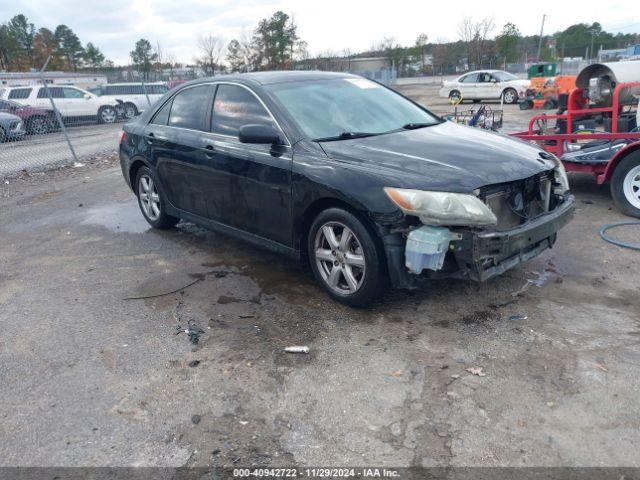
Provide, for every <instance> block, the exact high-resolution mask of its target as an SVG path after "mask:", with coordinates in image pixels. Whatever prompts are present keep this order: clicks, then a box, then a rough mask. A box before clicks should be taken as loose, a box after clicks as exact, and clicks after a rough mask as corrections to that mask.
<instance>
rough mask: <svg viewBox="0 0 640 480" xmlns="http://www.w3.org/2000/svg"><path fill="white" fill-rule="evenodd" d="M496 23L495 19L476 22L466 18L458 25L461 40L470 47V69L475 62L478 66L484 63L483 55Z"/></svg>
mask: <svg viewBox="0 0 640 480" xmlns="http://www.w3.org/2000/svg"><path fill="white" fill-rule="evenodd" d="M494 28H495V22H494V20H493V18H483V19H482V20H479V21H475V20H474V19H473V18H472V17H465V18H463V19H462V21H461V22H460V23H459V24H458V35H459V37H460V40H462V41H463V42H465V43H466V44H467V46H468V57H467V62H468V63H469V67H471V63H472V62H475V64H476V65H477V66H479V65H480V64H481V63H482V55H483V54H484V53H485V52H484V50H485V47H486V44H487V40H488V37H489V35H490V34H491V32H492V31H493V29H494Z"/></svg>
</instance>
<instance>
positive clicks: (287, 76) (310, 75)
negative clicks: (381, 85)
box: [181, 70, 360, 86]
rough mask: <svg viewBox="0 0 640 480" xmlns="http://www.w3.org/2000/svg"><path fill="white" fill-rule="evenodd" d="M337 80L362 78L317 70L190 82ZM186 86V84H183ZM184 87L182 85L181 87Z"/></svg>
mask: <svg viewBox="0 0 640 480" xmlns="http://www.w3.org/2000/svg"><path fill="white" fill-rule="evenodd" d="M337 78H360V77H359V76H358V75H352V74H350V73H341V72H320V71H315V70H291V71H270V72H249V73H234V74H231V75H217V76H214V77H207V78H200V79H198V80H194V81H191V82H188V84H190V85H193V84H196V83H201V82H210V81H217V82H224V81H240V82H246V83H254V84H259V85H271V84H274V83H285V82H300V81H308V82H312V81H318V80H332V79H337ZM183 85H186V84H183ZM181 86H182V85H181Z"/></svg>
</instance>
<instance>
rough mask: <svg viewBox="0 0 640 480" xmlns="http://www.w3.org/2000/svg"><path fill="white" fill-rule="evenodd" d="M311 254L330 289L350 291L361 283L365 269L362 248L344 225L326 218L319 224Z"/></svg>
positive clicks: (341, 291)
mask: <svg viewBox="0 0 640 480" xmlns="http://www.w3.org/2000/svg"><path fill="white" fill-rule="evenodd" d="M314 255H315V261H316V266H317V267H318V271H319V272H320V275H321V277H322V279H323V280H324V282H325V283H326V284H327V285H328V286H329V288H331V290H333V291H335V292H337V293H340V294H342V295H350V294H353V293H355V292H356V291H357V290H358V289H359V288H360V287H361V286H362V282H363V281H364V278H365V271H366V260H365V257H364V251H363V249H362V245H361V243H360V241H359V240H358V237H356V235H355V233H353V231H351V230H350V229H349V228H348V227H347V226H346V225H344V224H342V223H340V222H328V223H325V224H324V225H323V226H322V227H321V228H319V229H318V232H317V233H316V238H315V242H314Z"/></svg>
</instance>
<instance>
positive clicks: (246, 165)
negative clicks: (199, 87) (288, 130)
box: [206, 83, 292, 245]
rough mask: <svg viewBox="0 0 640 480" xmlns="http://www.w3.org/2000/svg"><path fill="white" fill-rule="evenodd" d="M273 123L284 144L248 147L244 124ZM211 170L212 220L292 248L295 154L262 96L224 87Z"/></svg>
mask: <svg viewBox="0 0 640 480" xmlns="http://www.w3.org/2000/svg"><path fill="white" fill-rule="evenodd" d="M249 124H265V125H271V126H273V127H274V128H275V129H276V130H278V131H280V132H281V134H282V135H281V136H282V143H283V144H282V145H266V144H246V143H241V142H240V141H239V139H238V132H239V129H240V127H241V126H243V125H249ZM210 148H211V150H213V152H214V154H213V156H212V158H211V159H210V161H209V163H208V164H207V167H206V171H207V176H208V178H209V180H208V183H209V184H210V185H211V195H210V197H209V198H210V206H209V212H210V215H211V218H212V219H214V220H217V221H220V222H222V223H225V224H226V225H229V226H231V227H234V228H237V229H240V230H244V231H246V232H250V233H253V234H256V235H259V236H261V237H265V238H268V239H270V240H273V241H276V242H279V243H281V244H284V245H290V244H291V168H292V150H291V147H290V146H289V144H288V142H287V140H286V137H285V135H284V133H282V130H281V129H280V127H279V126H278V124H277V122H276V121H275V119H274V118H273V117H272V115H271V113H270V112H269V111H268V109H267V108H266V106H265V105H264V103H263V102H262V101H261V100H260V99H259V97H258V96H257V94H256V93H255V92H253V90H251V89H250V88H248V87H245V86H242V85H239V84H231V83H221V84H219V85H218V89H217V92H216V95H215V100H214V106H213V115H212V118H211V135H210Z"/></svg>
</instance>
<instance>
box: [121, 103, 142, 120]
mask: <svg viewBox="0 0 640 480" xmlns="http://www.w3.org/2000/svg"><path fill="white" fill-rule="evenodd" d="M123 111H124V117H125V118H126V119H127V120H131V119H132V118H133V117H135V116H136V115H138V109H137V108H136V106H135V105H134V104H133V103H131V102H127V103H125V104H124V107H123Z"/></svg>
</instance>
